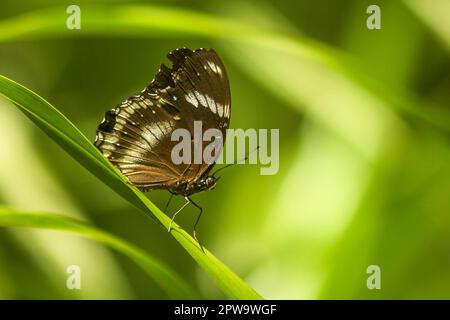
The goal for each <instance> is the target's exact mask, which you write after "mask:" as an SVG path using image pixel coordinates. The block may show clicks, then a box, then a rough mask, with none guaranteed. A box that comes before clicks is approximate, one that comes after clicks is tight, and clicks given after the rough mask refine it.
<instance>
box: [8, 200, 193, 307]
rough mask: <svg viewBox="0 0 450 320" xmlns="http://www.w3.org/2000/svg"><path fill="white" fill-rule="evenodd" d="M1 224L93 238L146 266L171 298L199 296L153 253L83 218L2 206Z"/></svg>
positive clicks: (141, 265) (143, 267)
mask: <svg viewBox="0 0 450 320" xmlns="http://www.w3.org/2000/svg"><path fill="white" fill-rule="evenodd" d="M0 226H2V227H21V228H41V229H51V230H59V231H65V232H71V233H75V234H77V235H80V236H83V237H87V238H90V239H92V240H95V241H98V242H100V243H103V244H106V245H107V246H109V247H111V248H113V249H115V250H117V251H119V252H121V253H123V254H125V255H126V256H128V257H129V258H130V259H132V260H133V261H134V262H136V263H137V264H138V265H139V266H140V267H142V269H143V270H144V271H145V272H146V273H147V274H148V275H149V276H150V277H151V278H152V279H153V280H154V281H155V282H156V283H157V284H158V285H159V286H160V287H161V288H162V289H163V290H164V291H165V292H166V293H167V294H168V295H169V297H171V298H173V299H189V298H195V297H197V295H196V294H195V293H194V290H193V289H192V288H191V287H190V286H189V285H188V284H187V283H186V282H185V281H184V280H183V279H181V278H180V276H179V275H178V274H176V273H175V272H174V271H173V270H171V268H170V267H169V266H167V265H165V264H164V263H163V262H161V261H159V260H157V259H156V258H154V257H151V256H149V255H148V253H146V252H144V251H143V250H141V249H139V248H137V247H135V246H134V245H132V244H130V243H128V242H126V241H124V240H122V239H120V238H118V237H116V236H114V235H112V234H109V233H107V232H104V231H101V230H99V229H97V228H95V227H93V226H90V225H88V224H86V223H84V222H82V221H79V220H75V219H72V218H68V217H65V216H60V215H56V214H48V213H40V212H22V211H16V210H12V209H8V208H0Z"/></svg>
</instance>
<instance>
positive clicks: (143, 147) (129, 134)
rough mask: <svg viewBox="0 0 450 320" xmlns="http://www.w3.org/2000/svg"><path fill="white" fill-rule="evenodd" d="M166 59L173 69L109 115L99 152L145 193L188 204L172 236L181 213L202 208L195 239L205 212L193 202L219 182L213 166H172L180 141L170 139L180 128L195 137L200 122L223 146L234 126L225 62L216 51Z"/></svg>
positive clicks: (172, 55)
mask: <svg viewBox="0 0 450 320" xmlns="http://www.w3.org/2000/svg"><path fill="white" fill-rule="evenodd" d="M167 57H168V59H169V60H170V61H171V62H172V66H171V67H167V66H166V65H164V64H161V66H160V68H159V70H158V72H157V73H156V75H155V77H154V79H153V80H152V81H151V83H150V84H149V85H148V86H147V87H145V88H144V90H142V91H141V93H139V94H137V95H134V96H131V97H129V98H128V99H126V100H125V101H123V102H122V103H121V104H119V105H118V106H116V107H115V108H114V109H112V110H110V111H107V112H106V113H105V116H104V118H103V120H102V122H101V123H100V125H99V126H98V129H97V132H96V137H95V146H96V147H97V148H98V149H99V150H100V151H101V152H102V153H103V155H104V156H105V157H107V158H108V159H109V161H110V162H111V163H113V164H114V165H115V166H116V167H117V168H118V169H119V170H120V171H121V172H122V174H124V175H125V176H126V177H127V179H128V180H129V181H130V182H131V183H132V184H133V185H135V186H137V187H138V188H140V189H141V190H143V191H147V190H153V189H165V190H168V191H169V192H170V193H171V194H172V195H181V196H183V197H184V198H185V200H186V202H185V203H184V205H183V206H182V207H181V208H180V209H179V210H178V211H177V212H175V214H174V215H173V217H172V220H171V223H170V225H169V232H170V229H171V224H172V222H173V220H174V219H175V216H176V215H177V213H178V212H180V211H181V210H182V209H184V208H185V207H186V206H187V205H188V204H189V203H192V204H193V205H194V206H196V207H197V208H199V209H200V213H199V215H198V217H197V220H196V222H195V225H194V237H196V235H195V226H196V225H197V223H198V221H199V219H200V216H201V213H202V208H201V207H200V206H198V205H197V204H196V203H195V202H193V201H192V199H191V198H190V196H191V195H192V194H194V193H197V192H200V191H204V190H210V189H213V188H214V187H215V185H216V180H217V179H216V178H215V177H214V175H210V171H211V169H212V168H213V166H214V164H215V161H212V162H211V161H208V162H206V161H204V160H203V161H201V162H200V163H194V162H191V163H180V164H174V162H173V161H172V157H171V153H172V149H173V148H174V146H175V145H176V144H177V141H172V139H171V135H172V133H173V132H174V130H176V129H180V128H182V129H186V130H188V131H189V132H190V134H191V135H192V136H193V135H194V122H196V121H201V123H202V125H203V130H207V129H210V128H213V129H218V130H220V132H222V136H223V140H222V145H223V143H224V141H225V136H226V129H227V128H228V126H229V124H230V112H231V95H230V85H229V81H228V77H227V74H226V71H225V67H224V65H223V63H222V61H221V59H220V58H219V56H218V55H217V53H216V52H215V51H214V50H212V49H210V50H206V49H203V48H200V49H197V50H194V51H192V50H190V49H187V48H179V49H175V50H173V51H171V52H169V53H168V55H167ZM191 143H192V144H194V143H198V142H194V141H192V142H191ZM200 143H201V146H200V149H203V148H205V147H206V142H204V141H201V142H200ZM197 147H199V146H197ZM216 156H218V154H217V155H216ZM172 195H171V198H172ZM171 198H170V199H171ZM170 199H169V202H170ZM167 205H168V204H167ZM167 205H166V208H167Z"/></svg>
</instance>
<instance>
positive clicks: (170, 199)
mask: <svg viewBox="0 0 450 320" xmlns="http://www.w3.org/2000/svg"><path fill="white" fill-rule="evenodd" d="M172 198H173V193H170V197H169V200H167V203H166V206H165V207H164V213H166V212H167V208H169V204H170V202H171V201H172Z"/></svg>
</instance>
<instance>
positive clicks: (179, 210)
mask: <svg viewBox="0 0 450 320" xmlns="http://www.w3.org/2000/svg"><path fill="white" fill-rule="evenodd" d="M185 199H186V202H185V203H184V204H183V205H182V206H181V207H180V209H178V210H177V211H176V212H175V213H174V214H173V216H172V219H171V220H170V223H169V229H168V230H167V231H168V232H170V231H171V230H172V223H173V221H174V220H175V217H176V216H177V214H178V213H179V212H181V211H182V210H183V209H184V208H186V206H187V205H188V204H189V203H190V201H189V199H188V198H187V197H185Z"/></svg>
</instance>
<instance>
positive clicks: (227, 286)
mask: <svg viewBox="0 0 450 320" xmlns="http://www.w3.org/2000/svg"><path fill="white" fill-rule="evenodd" d="M0 94H1V95H3V96H4V97H6V98H7V99H9V100H10V101H12V102H13V103H14V104H15V105H16V106H17V107H18V108H19V109H20V110H21V111H23V112H24V113H25V115H26V116H27V117H29V118H30V119H31V120H32V121H33V122H34V123H35V124H36V125H37V126H39V127H40V128H41V129H42V130H43V131H45V132H46V133H47V134H48V135H49V136H50V137H51V138H52V139H53V140H54V141H55V142H56V143H58V144H59V145H60V146H61V147H62V148H63V149H64V150H66V151H67V152H68V153H69V154H70V155H71V156H72V157H73V158H75V159H76V160H77V161H78V162H79V163H80V164H82V165H83V166H84V167H86V168H87V169H88V170H89V171H90V172H91V173H93V174H94V175H95V176H97V177H98V178H99V179H100V180H102V181H103V182H104V183H105V184H107V185H108V186H109V187H111V188H112V189H113V190H114V191H116V192H117V193H118V194H120V195H121V196H122V197H124V198H125V199H126V200H128V201H129V202H130V203H132V204H133V205H134V206H136V207H137V208H139V209H140V210H142V211H143V212H144V213H145V214H147V215H148V216H151V217H154V218H156V220H157V221H158V222H159V223H160V225H161V226H163V228H164V229H163V230H164V231H165V232H167V228H168V226H169V222H170V218H169V217H167V216H166V215H165V214H164V213H163V212H162V211H161V210H159V209H158V207H156V206H155V205H154V204H153V203H152V202H151V201H150V200H149V199H148V198H147V197H146V196H145V195H144V194H143V193H142V192H141V191H139V190H138V189H137V188H136V187H134V186H132V185H131V184H129V183H128V182H127V180H126V178H125V177H124V176H122V174H121V173H120V172H119V171H118V170H117V169H116V168H115V167H114V166H113V165H112V164H110V163H109V161H108V160H107V159H106V158H105V157H104V156H103V155H102V154H101V153H100V152H99V151H98V150H97V148H95V147H94V145H93V144H92V143H91V142H90V141H89V140H88V139H87V138H86V137H85V136H84V135H83V134H82V133H81V132H80V131H79V130H78V129H77V128H76V127H75V126H74V125H73V124H72V123H71V122H70V121H69V120H68V119H67V118H66V117H64V115H63V114H61V113H60V112H59V111H58V110H57V109H56V108H54V107H53V106H52V105H51V104H50V103H48V102H47V101H45V100H44V99H43V98H41V97H40V96H38V95H37V94H35V93H34V92H32V91H31V90H29V89H27V88H25V87H23V86H22V85H20V84H18V83H16V82H14V81H12V80H10V79H8V78H6V77H4V76H0ZM171 234H172V235H173V237H174V238H175V239H176V240H177V241H178V242H179V243H180V244H181V245H182V246H183V247H184V248H185V249H186V251H187V252H188V253H189V254H190V255H191V256H192V257H193V258H194V260H195V261H196V262H197V263H198V264H199V265H200V266H201V267H202V268H203V269H204V270H205V271H206V272H207V273H208V274H209V275H210V276H211V278H212V279H213V280H214V281H215V282H216V284H217V285H218V286H219V288H220V289H221V290H222V291H223V292H224V293H225V294H226V295H227V296H228V297H230V298H232V299H261V298H262V297H261V296H260V295H259V294H258V293H256V292H255V291H254V290H253V289H252V288H251V287H249V286H248V285H247V284H246V283H245V282H244V281H243V280H242V279H240V278H239V277H238V276H237V275H236V274H235V273H233V272H232V271H231V270H230V269H229V268H228V267H226V266H225V265H224V264H223V263H222V262H221V261H220V260H218V259H217V258H216V257H214V255H213V254H211V253H210V252H209V251H208V250H207V249H206V248H204V247H200V246H199V244H198V243H197V241H195V240H194V239H193V238H192V237H191V236H190V235H189V234H188V233H187V232H185V231H184V230H183V229H181V228H180V227H179V226H178V225H177V224H176V223H174V224H172V231H171Z"/></svg>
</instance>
